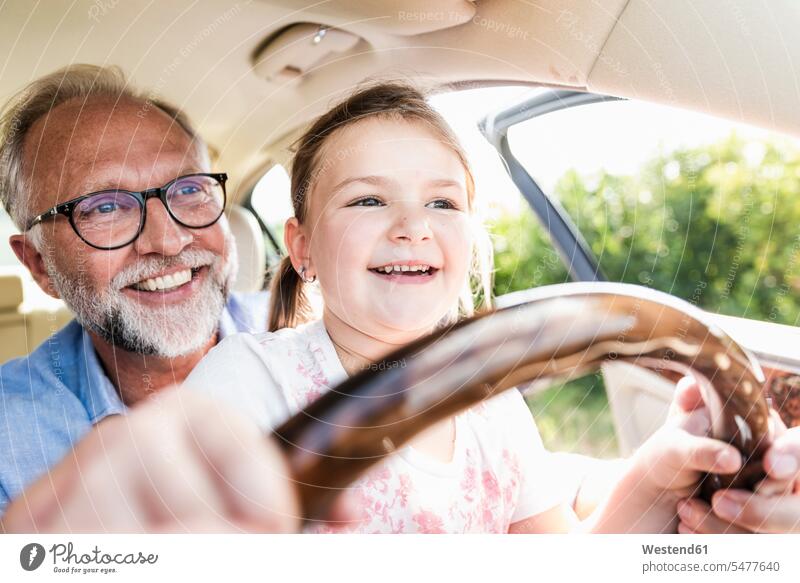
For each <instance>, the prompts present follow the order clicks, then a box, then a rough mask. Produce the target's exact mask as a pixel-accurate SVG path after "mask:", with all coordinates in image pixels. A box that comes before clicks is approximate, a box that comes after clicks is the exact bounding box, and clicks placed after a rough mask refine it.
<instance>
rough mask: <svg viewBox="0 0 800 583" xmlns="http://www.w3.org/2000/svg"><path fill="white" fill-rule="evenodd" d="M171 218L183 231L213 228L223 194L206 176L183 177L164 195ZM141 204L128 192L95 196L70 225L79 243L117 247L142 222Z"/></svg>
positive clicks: (77, 209) (78, 207) (131, 237)
mask: <svg viewBox="0 0 800 583" xmlns="http://www.w3.org/2000/svg"><path fill="white" fill-rule="evenodd" d="M166 199H167V206H168V208H169V211H170V213H172V216H173V217H174V218H175V219H176V220H177V221H178V222H180V223H182V224H183V225H184V226H186V227H193V228H201V227H207V226H209V225H211V224H213V223H214V222H215V221H216V220H217V219H218V218H219V217H220V215H221V214H222V210H223V207H224V204H225V194H224V191H223V188H222V184H220V182H219V181H218V180H216V179H215V178H212V177H210V176H185V177H183V178H179V179H178V180H176V181H175V182H174V183H172V184H171V185H170V186H169V188H168V189H167V192H166ZM142 210H143V207H142V204H141V203H140V202H139V199H138V198H136V197H135V196H134V195H132V194H131V193H129V192H126V191H122V190H109V191H105V192H99V193H97V194H95V195H93V196H90V197H89V198H85V199H83V200H82V201H81V202H79V203H78V204H77V205H76V207H75V208H74V209H73V211H72V222H73V225H74V226H75V229H76V230H77V231H78V234H79V235H80V236H81V237H83V239H84V240H85V241H86V242H87V243H89V244H91V245H95V246H97V247H117V246H121V245H125V244H127V243H130V242H131V241H133V240H134V239H135V238H136V236H137V235H138V233H139V225H140V224H141V221H142Z"/></svg>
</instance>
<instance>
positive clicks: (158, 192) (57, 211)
mask: <svg viewBox="0 0 800 583" xmlns="http://www.w3.org/2000/svg"><path fill="white" fill-rule="evenodd" d="M192 176H206V177H208V178H213V179H214V180H216V181H217V182H219V183H220V185H221V186H222V208H221V210H220V213H219V215H217V217H216V218H215V219H214V220H213V221H210V222H209V223H207V224H205V225H200V226H192V225H187V224H186V223H184V222H183V221H181V220H180V219H179V218H178V217H176V216H175V214H174V213H173V212H172V209H171V208H169V204H168V203H167V190H168V189H169V187H170V186H172V185H173V184H175V183H176V182H178V181H179V180H183V179H184V178H191V177H192ZM227 180H228V175H227V174H226V173H225V172H218V173H212V172H196V173H194V174H184V175H183V176H178V177H177V178H175V179H173V180H170V181H169V182H167V183H166V184H165V185H164V186H161V187H156V188H148V189H147V190H141V191H133V190H125V189H122V188H111V189H105V190H98V191H97V192H90V193H88V194H84V195H82V196H79V197H77V198H73V199H71V200H68V201H66V202H62V203H61V204H58V205H56V206H54V207H53V208H51V209H48V210H46V211H45V212H43V213H42V214H40V215H37V216H35V217H34V218H33V219H31V220H30V221H29V222H28V225H27V226H26V227H25V231H26V232H27V231H30V230H31V229H32V228H33V227H35V226H36V225H38V224H39V223H42V222H44V221H46V220H48V219H51V218H55V217H57V216H58V215H64V216H65V217H67V219H69V224H70V226H72V230H73V231H75V234H76V235H78V237H80V239H81V241H83V242H84V243H86V244H87V245H89V247H93V248H95V249H100V250H103V251H113V250H114V249H121V248H122V247H126V246H128V245H130V244H131V243H133V242H134V241H135V240H136V239H138V238H139V235H141V234H142V230H144V225H145V221H146V220H147V201H148V200H150V199H151V198H158V199H159V200H160V201H161V204H163V205H164V208H165V209H167V213H169V216H170V217H171V218H172V220H173V221H175V222H176V223H178V224H179V225H181V226H182V227H185V228H187V229H205V228H207V227H210V226H211V225H213V224H214V223H216V222H217V221H218V220H219V218H220V217H221V216H222V215H223V214H224V213H225V205H226V204H227V202H228V193H227V190H226V188H225V182H226V181H227ZM107 192H124V193H126V194H130V195H131V196H133V197H134V198H136V199H137V200H138V201H139V204H140V205H141V206H142V214H141V220H140V221H139V228H138V229H137V230H136V234H135V235H134V236H133V238H131V240H130V241H127V242H126V243H122V244H121V245H114V246H113V247H101V246H99V245H95V244H93V243H90V242H89V241H87V240H86V239H85V238H84V237H83V235H81V233H80V231H79V230H78V227H76V226H75V222H74V220H73V218H72V211H73V210H74V209H75V207H76V206H77V205H78V203H80V202H81V201H84V200H86V199H87V198H89V197H92V196H97V195H98V194H104V193H107Z"/></svg>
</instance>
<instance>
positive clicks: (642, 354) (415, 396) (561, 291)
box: [276, 283, 769, 519]
mask: <svg viewBox="0 0 800 583" xmlns="http://www.w3.org/2000/svg"><path fill="white" fill-rule="evenodd" d="M608 360H624V361H628V362H630V363H633V364H636V365H640V366H645V367H646V368H649V369H652V370H655V371H656V372H664V371H668V370H671V369H673V370H674V368H675V366H676V365H677V366H682V367H686V366H688V367H691V368H692V369H694V370H695V371H696V372H697V373H699V374H700V375H703V376H705V377H706V378H707V379H708V380H709V381H711V383H713V389H711V388H709V387H711V384H708V387H703V397H704V399H705V402H706V404H707V406H708V408H709V410H710V414H711V419H712V426H711V431H710V434H711V436H712V437H715V438H717V439H720V440H723V441H726V442H729V443H732V444H733V445H735V446H736V447H737V448H738V449H739V450H740V451H741V453H742V455H743V458H744V460H745V462H746V463H745V464H744V466H743V469H742V470H741V471H740V472H739V473H738V474H736V475H732V476H730V475H727V476H721V475H709V476H706V478H705V479H704V481H703V495H704V496H705V497H707V498H708V497H710V495H711V494H712V493H713V492H714V491H715V490H716V489H719V488H723V487H745V488H752V486H753V485H754V484H755V483H756V482H757V481H758V480H760V479H761V478H762V477H763V476H764V473H763V469H762V467H761V458H762V456H763V454H764V452H765V451H766V448H767V447H768V445H769V444H768V440H769V430H768V428H769V422H768V418H769V410H768V405H767V401H766V398H765V397H764V395H763V386H764V374H763V372H762V371H761V368H760V366H759V364H758V363H757V362H756V360H755V359H754V358H753V357H752V356H751V355H750V354H749V353H748V352H747V351H746V350H745V349H743V348H742V347H740V346H739V345H737V344H736V343H735V342H734V341H733V340H731V339H730V338H729V337H728V336H727V335H726V334H725V333H724V332H722V330H720V329H719V328H718V327H717V326H715V325H714V324H713V323H711V322H710V321H709V318H708V316H707V314H705V313H704V312H702V311H701V310H699V309H697V308H696V307H695V306H693V305H691V304H689V303H686V302H684V301H682V300H679V299H677V298H674V297H673V296H670V295H667V294H664V293H661V292H657V291H654V290H651V289H649V288H643V287H639V286H633V285H627V284H614V283H600V284H597V283H591V284H584V283H573V284H562V285H556V286H547V287H543V288H537V289H534V290H530V291H528V292H525V294H524V297H523V298H521V300H520V301H519V302H518V303H517V304H516V305H511V306H508V307H505V308H503V309H500V310H497V311H494V312H491V313H488V314H484V315H479V316H475V317H473V318H471V319H468V320H465V321H463V322H460V323H458V324H456V325H453V326H451V327H448V328H446V329H442V330H439V331H437V332H435V333H434V334H432V335H430V336H428V337H426V338H423V339H421V340H418V341H416V342H414V343H412V344H410V345H408V346H407V347H405V348H403V349H401V350H398V351H397V352H395V353H393V354H391V355H389V356H388V357H387V358H386V359H385V360H384V361H383V362H382V363H379V364H378V365H377V366H375V367H373V370H365V371H363V372H361V373H359V374H357V375H355V376H353V377H351V378H349V379H348V380H346V381H345V382H344V383H342V384H340V385H339V386H337V387H335V388H334V389H332V390H331V391H330V392H328V393H326V394H325V395H323V396H322V397H321V398H319V399H318V400H317V401H315V402H314V403H312V404H311V405H309V406H308V407H306V408H305V409H304V410H302V411H300V412H299V413H297V414H296V415H295V416H294V417H292V418H291V419H289V420H288V421H287V422H286V423H285V424H283V425H282V426H281V427H279V428H278V429H277V430H276V433H277V436H278V438H279V439H280V441H281V444H282V446H283V449H284V451H285V453H286V455H287V457H288V460H289V465H290V468H291V471H292V473H293V477H294V479H295V480H296V482H297V485H298V487H299V493H300V500H301V507H302V511H303V515H304V517H305V518H307V519H321V518H324V517H325V515H326V513H327V511H328V509H329V507H330V504H331V502H332V501H333V500H334V498H335V497H336V495H337V494H339V493H340V491H341V490H342V489H343V488H345V487H347V486H348V485H349V484H350V483H351V482H353V481H354V480H355V479H356V478H357V477H358V476H359V475H360V474H362V473H363V472H364V471H365V470H367V469H368V468H369V467H370V466H371V465H373V464H375V463H376V462H378V461H380V460H381V459H382V458H383V457H385V456H387V455H390V454H391V453H392V452H393V451H395V449H397V448H399V447H401V446H402V445H403V444H405V443H406V442H408V441H409V440H410V439H411V438H412V437H414V436H415V435H416V434H418V433H420V432H421V431H423V430H424V429H426V428H427V427H429V426H431V425H432V424H434V423H436V422H437V421H440V420H442V419H444V418H447V417H449V416H451V415H454V414H456V413H458V412H459V411H461V410H463V409H466V408H468V407H470V406H472V405H475V404H477V403H478V402H480V401H482V400H483V399H486V398H488V397H490V396H492V395H496V394H498V393H500V392H501V391H505V390H507V389H510V388H512V387H515V386H517V385H520V384H523V383H526V382H529V381H532V380H536V379H548V378H557V377H563V376H565V375H570V374H574V373H576V372H588V371H591V370H592V369H596V368H597V367H598V366H599V365H600V364H601V363H602V362H604V361H608ZM702 384H703V385H706V384H707V383H702Z"/></svg>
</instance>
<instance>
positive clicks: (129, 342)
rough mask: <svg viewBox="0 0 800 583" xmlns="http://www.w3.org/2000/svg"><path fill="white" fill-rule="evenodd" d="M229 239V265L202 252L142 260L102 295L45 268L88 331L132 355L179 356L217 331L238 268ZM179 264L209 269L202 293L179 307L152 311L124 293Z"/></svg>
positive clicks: (81, 279) (82, 279) (85, 283)
mask: <svg viewBox="0 0 800 583" xmlns="http://www.w3.org/2000/svg"><path fill="white" fill-rule="evenodd" d="M225 239H226V247H227V249H228V258H227V261H226V260H225V259H224V258H223V257H222V256H220V255H216V254H214V253H211V252H210V251H206V250H201V249H186V250H184V251H182V252H181V253H179V254H178V255H176V256H174V257H160V258H149V259H142V260H140V261H139V262H137V263H135V264H133V265H131V266H129V267H127V268H126V269H124V270H123V271H121V272H120V273H118V274H117V275H116V276H114V278H113V280H112V282H111V284H110V285H109V287H108V288H107V289H106V290H105V291H104V292H102V293H99V294H98V293H97V292H96V291H95V290H94V289H92V288H91V287H90V286H89V283H90V282H88V281H87V280H86V278H85V277H84V276H79V277H78V278H77V280H76V279H75V278H70V277H68V276H65V275H63V274H62V273H60V272H59V271H58V270H57V269H56V268H55V266H54V265H52V264H51V263H50V261H47V260H46V261H45V264H46V268H47V272H48V274H49V275H50V278H51V280H52V282H53V287H55V289H56V291H57V292H58V293H59V295H60V296H61V298H62V299H63V300H64V302H65V303H66V304H67V306H68V307H69V308H70V309H71V310H72V312H73V313H74V314H75V318H76V319H77V320H78V322H80V323H81V324H82V325H83V326H84V327H85V328H88V329H89V330H92V331H94V332H96V333H97V334H99V335H100V336H102V337H103V338H104V339H105V340H106V341H108V342H110V343H111V344H113V345H115V346H116V347H118V348H122V349H124V350H127V351H129V352H135V353H138V354H144V355H153V356H159V357H162V358H175V357H178V356H184V355H186V354H191V353H192V352H195V351H197V350H199V349H201V348H203V347H204V346H205V345H206V344H207V343H208V342H209V341H210V340H211V338H212V337H213V336H214V334H216V332H217V328H218V326H219V319H220V316H221V314H222V310H223V309H224V307H225V302H226V301H227V297H228V292H229V288H230V285H231V283H232V282H233V279H234V277H235V272H236V268H237V266H238V263H237V258H236V246H235V243H234V240H233V237H232V236H231V235H230V234H227V235H226V237H225ZM177 266H185V267H201V266H208V273H207V276H206V277H205V278H204V280H203V282H202V283H201V284H200V287H199V289H197V290H196V292H195V293H194V294H193V295H192V296H191V297H190V298H189V299H187V300H186V301H184V302H182V303H180V304H177V305H169V306H168V305H164V306H161V307H160V308H153V307H149V306H146V305H143V304H141V303H139V302H137V301H135V300H132V299H130V298H128V297H127V296H126V295H125V294H123V293H122V291H121V290H122V288H124V287H127V286H129V285H131V284H133V283H136V282H139V281H142V280H143V279H147V278H149V277H152V276H155V275H158V274H159V273H162V272H163V271H164V270H166V269H169V268H171V267H177ZM143 293H147V292H143Z"/></svg>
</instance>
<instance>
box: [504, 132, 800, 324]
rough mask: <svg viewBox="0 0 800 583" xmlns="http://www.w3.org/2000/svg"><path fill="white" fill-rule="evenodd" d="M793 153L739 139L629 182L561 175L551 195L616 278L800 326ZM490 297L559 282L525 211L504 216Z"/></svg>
mask: <svg viewBox="0 0 800 583" xmlns="http://www.w3.org/2000/svg"><path fill="white" fill-rule="evenodd" d="M798 179H800V154H799V153H798V151H797V150H795V149H793V148H791V147H790V146H789V145H788V144H785V143H760V142H751V141H744V140H742V139H740V138H738V137H737V136H736V135H732V136H730V137H729V138H728V139H726V140H724V141H722V142H720V143H717V144H714V145H712V146H709V147H704V148H694V149H682V150H676V151H674V152H671V153H669V154H667V155H665V156H660V157H658V158H655V159H653V160H651V161H649V162H648V163H647V164H645V165H644V166H643V167H642V168H641V169H640V171H639V173H637V174H635V175H632V176H617V175H613V174H609V173H606V172H601V173H600V174H599V176H581V175H579V174H578V173H577V172H575V171H570V172H567V173H566V174H565V175H564V176H563V177H562V178H561V179H560V180H559V181H558V183H557V186H556V189H555V193H554V195H555V196H556V198H557V199H558V200H559V201H560V202H561V204H562V205H563V206H564V208H565V209H566V210H567V212H568V213H569V215H570V216H571V217H572V219H573V221H574V222H575V223H576V225H577V226H578V229H579V230H580V231H581V233H583V235H584V237H585V238H586V241H587V243H588V244H589V246H590V248H591V249H592V252H593V253H594V254H595V256H596V257H597V258H598V261H599V263H600V266H601V269H602V270H603V272H604V273H605V275H606V276H607V277H608V278H609V279H610V280H612V281H623V282H628V283H636V284H640V285H645V286H648V287H653V288H656V289H659V290H662V291H665V292H668V293H671V294H673V295H675V296H678V297H680V298H683V299H685V300H687V301H690V302H693V303H696V304H697V305H699V306H700V307H702V308H704V309H706V310H710V311H712V312H720V313H724V314H728V315H733V316H742V317H747V318H755V319H759V320H766V321H772V322H779V323H784V324H791V325H795V324H797V320H798V307H800V294H798V293H797V292H798V291H800V265H798V263H799V262H800V256H799V253H798V252H800V229H798V226H797V225H799V224H800V196H798V194H799V193H798V190H800V180H798ZM493 230H494V233H495V236H496V252H495V262H496V275H495V291H496V293H498V294H503V293H507V292H509V291H515V290H519V289H525V288H528V287H535V286H539V285H545V284H549V283H556V282H563V281H566V280H567V279H568V278H567V274H566V271H565V270H564V268H563V266H562V265H561V263H560V261H559V259H558V256H557V254H556V253H555V251H553V249H552V245H551V244H550V242H549V240H548V238H547V235H546V234H545V232H544V230H543V229H542V228H541V226H540V225H539V224H538V221H537V220H536V219H535V217H534V216H533V214H532V213H531V212H530V211H528V210H526V211H524V212H522V213H519V214H518V215H516V216H511V215H506V216H503V217H501V218H500V219H499V220H498V221H497V223H496V224H495V228H494V229H493Z"/></svg>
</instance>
